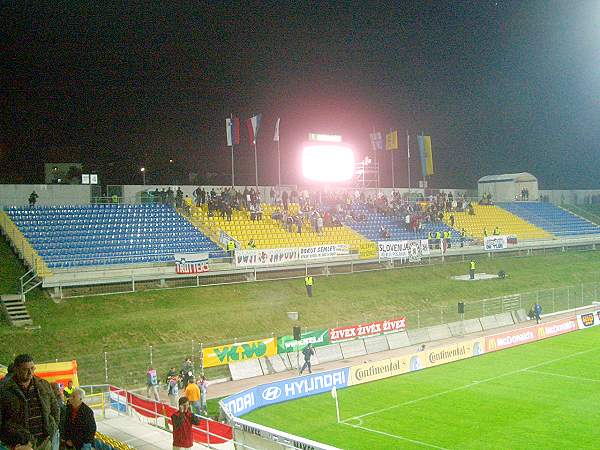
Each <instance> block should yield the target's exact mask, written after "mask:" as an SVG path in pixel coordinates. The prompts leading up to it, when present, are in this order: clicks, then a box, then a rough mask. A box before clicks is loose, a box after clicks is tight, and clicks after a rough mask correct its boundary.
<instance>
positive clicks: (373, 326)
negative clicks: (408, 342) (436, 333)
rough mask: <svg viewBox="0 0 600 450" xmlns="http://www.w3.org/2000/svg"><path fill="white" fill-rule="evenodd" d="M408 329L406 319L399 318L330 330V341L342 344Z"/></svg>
mask: <svg viewBox="0 0 600 450" xmlns="http://www.w3.org/2000/svg"><path fill="white" fill-rule="evenodd" d="M405 329H406V317H398V318H395V319H389V320H379V321H377V322H370V323H363V324H360V325H350V326H347V327H337V328H330V329H329V341H330V342H340V341H345V340H348V339H357V338H361V337H368V336H377V335H378V334H383V333H395V332H397V331H404V330H405Z"/></svg>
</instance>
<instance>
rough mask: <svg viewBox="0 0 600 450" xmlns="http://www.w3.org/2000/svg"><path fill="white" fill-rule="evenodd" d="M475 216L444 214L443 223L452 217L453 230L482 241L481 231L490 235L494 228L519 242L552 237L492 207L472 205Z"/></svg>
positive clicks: (459, 213)
mask: <svg viewBox="0 0 600 450" xmlns="http://www.w3.org/2000/svg"><path fill="white" fill-rule="evenodd" d="M473 209H474V210H475V215H473V216H471V215H469V214H468V213H467V212H462V213H461V212H452V213H446V214H444V221H445V222H446V223H448V224H449V223H450V216H451V215H453V216H454V228H456V229H457V230H461V229H462V228H464V229H465V231H466V233H467V235H468V236H472V237H474V238H477V239H481V240H483V237H484V236H483V229H484V228H485V229H487V232H488V235H491V234H492V233H493V231H494V228H495V227H498V229H499V231H500V234H503V235H504V234H514V235H516V236H517V239H519V240H526V239H551V238H552V235H551V234H550V233H548V232H546V231H544V230H542V229H541V228H538V227H537V226H535V225H533V224H531V223H529V222H526V221H525V220H523V219H521V218H520V217H517V216H515V215H514V214H511V213H509V212H508V211H505V210H504V209H502V208H499V207H497V206H494V205H478V204H474V205H473Z"/></svg>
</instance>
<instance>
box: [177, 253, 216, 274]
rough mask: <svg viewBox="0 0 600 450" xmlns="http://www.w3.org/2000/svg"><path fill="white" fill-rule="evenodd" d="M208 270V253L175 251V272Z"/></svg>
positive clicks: (189, 272) (185, 272)
mask: <svg viewBox="0 0 600 450" xmlns="http://www.w3.org/2000/svg"><path fill="white" fill-rule="evenodd" d="M203 272H208V253H175V273H179V274H186V275H188V274H194V273H203Z"/></svg>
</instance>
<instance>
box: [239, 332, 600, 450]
mask: <svg viewBox="0 0 600 450" xmlns="http://www.w3.org/2000/svg"><path fill="white" fill-rule="evenodd" d="M599 365H600V328H593V329H588V330H583V331H579V332H574V333H570V334H568V335H564V336H561V337H556V338H551V339H546V340H543V341H540V342H537V343H533V344H528V345H523V346H520V347H517V348H514V349H510V350H503V351H499V352H495V353H490V354H487V355H484V356H480V357H477V358H472V359H469V360H465V361H460V362H455V363H450V364H446V365H444V366H439V367H437V368H432V369H426V370H424V371H421V372H414V373H410V374H406V375H401V376H398V377H394V378H389V379H386V380H383V381H377V382H372V383H366V384H364V385H360V386H354V387H351V388H347V389H343V390H339V391H338V398H339V405H340V414H341V420H342V423H339V424H338V423H336V413H335V403H334V400H333V398H332V397H331V395H330V394H321V395H319V396H315V397H309V398H304V399H300V400H295V401H292V402H288V403H282V404H280V405H275V406H271V407H267V408H262V409H259V410H256V411H254V412H252V413H250V414H248V415H246V416H244V418H245V419H248V420H251V421H254V422H257V423H260V424H263V425H267V426H270V427H274V428H278V429H280V430H283V431H286V432H289V433H293V434H296V435H299V436H304V437H307V438H310V439H314V440H317V441H320V442H323V443H327V444H330V445H334V446H337V447H340V448H343V449H399V448H402V449H412V448H415V449H416V448H437V449H509V448H511V449H526V448H530V449H542V448H543V449H550V448H553V449H573V448H598V439H599V438H600V431H598V423H597V422H598V418H599V417H600V416H599V413H598V405H599V404H600V372H599V370H598V367H599Z"/></svg>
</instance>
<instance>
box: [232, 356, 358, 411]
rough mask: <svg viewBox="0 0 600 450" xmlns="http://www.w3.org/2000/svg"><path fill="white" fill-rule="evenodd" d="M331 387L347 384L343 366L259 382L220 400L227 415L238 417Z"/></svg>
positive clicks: (346, 370) (338, 387)
mask: <svg viewBox="0 0 600 450" xmlns="http://www.w3.org/2000/svg"><path fill="white" fill-rule="evenodd" d="M334 386H335V388H336V389H340V388H345V387H346V386H348V368H347V367H344V368H342V369H336V370H330V371H327V372H319V373H313V374H310V375H306V376H303V377H296V378H291V379H288V380H282V381H276V382H274V383H268V384H261V385H259V386H255V387H253V388H250V389H246V390H245V391H242V392H239V393H237V394H235V395H231V396H229V397H227V398H224V399H223V400H221V402H222V404H223V405H224V406H225V407H226V408H227V410H228V411H229V412H230V413H231V414H233V415H234V416H237V417H239V416H243V415H244V414H247V413H249V412H250V411H253V410H255V409H256V408H261V407H263V406H268V405H273V404H275V403H281V402H287V401H289V400H295V399H297V398H302V397H308V396H310V395H316V394H322V393H323V392H331V389H332V388H333V387H334Z"/></svg>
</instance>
